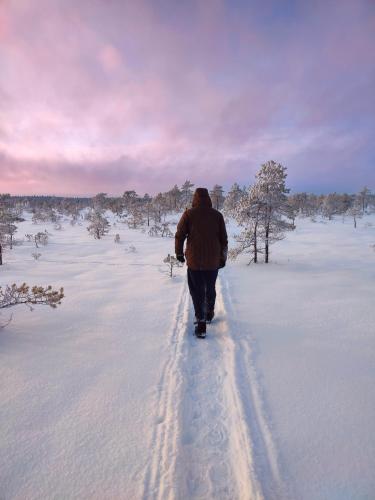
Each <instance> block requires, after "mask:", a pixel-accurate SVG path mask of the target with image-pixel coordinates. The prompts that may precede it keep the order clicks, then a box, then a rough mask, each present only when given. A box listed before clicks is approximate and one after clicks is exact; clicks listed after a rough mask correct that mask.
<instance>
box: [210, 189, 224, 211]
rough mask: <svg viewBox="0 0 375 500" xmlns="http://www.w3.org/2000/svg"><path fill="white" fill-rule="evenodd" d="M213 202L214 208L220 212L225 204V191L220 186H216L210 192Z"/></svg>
mask: <svg viewBox="0 0 375 500" xmlns="http://www.w3.org/2000/svg"><path fill="white" fill-rule="evenodd" d="M210 196H211V201H212V206H213V208H216V210H220V209H221V208H222V206H223V203H224V189H223V186H219V184H215V185H214V187H213V188H212V191H210Z"/></svg>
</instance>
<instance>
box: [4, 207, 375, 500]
mask: <svg viewBox="0 0 375 500" xmlns="http://www.w3.org/2000/svg"><path fill="white" fill-rule="evenodd" d="M173 219H175V220H177V219H178V215H176V216H175V217H173ZM369 223H370V224H371V223H372V224H373V225H369ZM85 225H86V224H85V223H84V224H83V226H75V227H71V226H70V225H69V224H64V226H63V227H64V229H63V230H62V231H55V230H54V229H53V227H52V225H49V224H46V225H45V224H42V225H38V226H34V225H32V224H31V223H30V221H26V222H24V223H21V224H20V225H19V232H18V234H19V235H23V234H25V233H35V232H36V231H39V230H44V229H45V228H46V229H48V231H49V232H51V233H52V236H51V239H50V243H49V244H48V245H47V246H46V247H42V248H41V249H40V250H39V252H40V253H41V254H42V256H41V257H40V260H39V261H34V259H33V258H32V256H31V253H32V252H33V251H35V249H34V248H33V246H32V244H31V243H26V242H25V243H24V244H23V245H22V246H17V247H15V248H14V249H13V250H12V251H11V252H10V251H8V252H7V253H6V254H5V256H4V261H5V264H4V266H3V267H2V268H1V269H0V272H1V275H0V284H2V285H3V284H5V283H12V282H17V283H20V282H23V281H26V282H28V283H30V284H41V285H45V284H51V285H53V286H54V287H60V286H64V288H65V293H66V297H65V298H64V299H63V302H62V304H61V306H59V307H58V309H56V310H51V309H50V308H47V307H39V308H38V307H36V308H35V310H34V311H33V312H30V311H29V310H28V309H27V308H26V307H23V306H18V307H17V308H15V309H13V320H12V322H11V323H10V324H9V325H8V326H7V327H6V328H5V329H3V330H0V400H1V405H0V498H1V499H13V498H18V499H24V498H28V499H34V498H35V499H36V498H90V499H91V498H98V499H99V498H100V499H110V498H124V499H138V498H139V499H141V498H143V499H149V498H150V499H151V498H155V499H164V498H177V499H189V498H215V499H225V498H230V499H237V498H238V499H246V498H254V499H261V498H265V499H283V498H285V499H296V500H305V499H306V500H310V499H311V500H319V499H330V500H331V499H332V500H335V499H340V500H342V499H371V498H374V497H375V479H374V474H373V470H375V438H374V435H375V432H374V431H375V429H374V427H375V426H374V422H375V391H374V390H373V382H374V376H375V338H374V337H375V327H374V325H375V307H374V296H375V279H374V278H375V252H374V250H373V248H372V247H371V244H374V243H375V217H373V216H371V217H370V216H368V217H366V218H365V219H363V220H361V221H359V224H358V228H357V229H356V230H355V229H354V228H353V227H352V224H351V222H350V221H349V220H347V221H345V223H342V221H341V219H338V220H336V221H331V222H327V223H322V222H317V223H313V222H311V221H309V220H298V221H297V230H296V231H295V232H293V233H290V234H288V236H287V238H286V239H285V240H284V241H282V242H279V243H278V244H276V245H274V246H273V247H272V255H271V258H272V263H271V264H269V265H264V264H260V265H257V266H255V265H251V266H250V267H248V266H247V265H246V256H242V257H240V258H239V259H238V261H236V262H235V263H232V262H230V263H228V265H227V267H226V268H225V269H224V270H221V271H220V273H219V276H220V277H219V280H218V284H217V292H218V296H217V308H216V313H217V314H216V318H215V320H214V322H213V323H212V325H211V326H210V327H209V329H208V335H207V338H206V339H205V340H198V339H196V338H195V337H194V336H193V324H192V318H193V313H192V306H191V301H190V298H189V295H188V289H187V286H186V279H185V273H186V269H185V267H184V268H181V269H178V270H177V271H176V277H174V278H173V279H171V278H169V277H168V276H167V275H166V274H164V270H166V266H165V264H163V263H162V260H163V258H164V257H165V256H166V255H167V253H173V240H172V239H168V238H151V237H149V236H148V235H147V234H142V233H141V232H140V231H138V230H130V229H128V228H127V227H125V226H123V225H121V224H117V226H116V227H114V228H112V229H111V234H110V235H108V236H106V237H105V238H104V239H103V240H99V241H98V240H94V239H93V238H92V237H91V236H89V234H88V232H87V231H86V229H85ZM228 230H229V231H228V232H229V234H233V233H234V232H235V229H234V228H233V227H232V226H230V227H229V228H228ZM115 233H119V234H120V236H121V240H122V243H120V244H115V243H114V242H113V237H114V234H115ZM130 245H134V246H135V247H136V251H135V252H131V251H129V246H130ZM9 313H10V310H9V311H6V312H5V313H4V312H3V315H2V318H3V320H4V319H6V317H7V315H8V314H9Z"/></svg>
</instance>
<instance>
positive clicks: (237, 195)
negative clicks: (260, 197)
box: [223, 182, 246, 217]
mask: <svg viewBox="0 0 375 500" xmlns="http://www.w3.org/2000/svg"><path fill="white" fill-rule="evenodd" d="M245 195H246V190H243V189H241V188H240V186H239V185H238V184H237V182H235V183H234V184H233V186H232V187H231V188H230V190H229V191H228V193H227V195H226V197H225V200H224V204H223V212H224V214H225V215H226V216H227V217H234V214H235V212H236V208H237V205H238V202H239V201H240V199H241V198H242V197H243V196H245Z"/></svg>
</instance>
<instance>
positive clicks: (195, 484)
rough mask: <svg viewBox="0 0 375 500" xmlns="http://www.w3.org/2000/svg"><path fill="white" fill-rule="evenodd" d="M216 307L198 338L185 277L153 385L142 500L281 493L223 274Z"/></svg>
mask: <svg viewBox="0 0 375 500" xmlns="http://www.w3.org/2000/svg"><path fill="white" fill-rule="evenodd" d="M215 309H216V315H215V319H214V321H213V322H212V324H211V325H208V327H207V337H206V339H204V340H203V339H197V338H196V337H195V335H194V325H193V317H194V314H193V311H192V307H191V306H190V296H189V292H188V288H187V284H186V282H184V285H183V287H182V289H181V293H180V297H179V300H178V302H177V305H176V310H175V315H174V321H173V326H172V329H171V333H170V336H169V343H170V349H169V353H170V354H169V358H168V359H167V361H166V364H165V366H164V369H163V371H162V375H161V378H160V381H159V385H158V389H159V393H158V399H157V403H156V404H157V408H158V417H157V420H156V423H155V429H154V434H153V438H152V443H151V453H150V463H149V465H148V468H147V470H146V473H145V478H144V484H143V496H142V498H143V499H144V500H148V499H154V500H164V499H176V500H183V499H210V498H212V499H214V498H215V499H220V500H224V499H231V500H233V499H241V500H242V499H244V500H245V499H249V500H250V499H251V500H262V499H269V500H273V499H278V500H280V499H282V498H286V494H285V488H284V486H283V484H282V481H281V478H280V472H279V466H278V461H277V453H276V449H275V446H274V443H273V441H272V435H271V432H270V430H269V426H268V424H267V419H266V418H265V416H264V411H263V404H262V400H261V398H260V393H259V388H258V384H257V379H256V372H255V368H254V366H253V360H252V353H251V349H250V345H249V338H248V337H247V338H245V337H246V332H241V331H240V330H239V328H238V327H237V326H236V321H235V319H234V318H235V316H234V308H233V303H232V300H231V297H230V293H229V287H228V282H227V280H226V278H225V277H224V278H222V277H221V276H220V278H219V280H218V282H217V299H216V308H215ZM229 325H230V328H229Z"/></svg>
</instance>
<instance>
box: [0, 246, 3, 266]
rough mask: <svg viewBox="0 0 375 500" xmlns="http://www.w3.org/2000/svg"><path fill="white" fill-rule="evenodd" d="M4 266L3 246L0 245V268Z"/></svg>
mask: <svg viewBox="0 0 375 500" xmlns="http://www.w3.org/2000/svg"><path fill="white" fill-rule="evenodd" d="M2 265H3V247H2V246H1V243H0V266H2Z"/></svg>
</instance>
